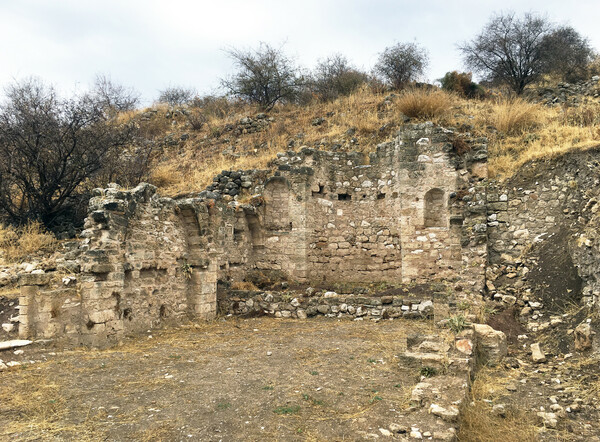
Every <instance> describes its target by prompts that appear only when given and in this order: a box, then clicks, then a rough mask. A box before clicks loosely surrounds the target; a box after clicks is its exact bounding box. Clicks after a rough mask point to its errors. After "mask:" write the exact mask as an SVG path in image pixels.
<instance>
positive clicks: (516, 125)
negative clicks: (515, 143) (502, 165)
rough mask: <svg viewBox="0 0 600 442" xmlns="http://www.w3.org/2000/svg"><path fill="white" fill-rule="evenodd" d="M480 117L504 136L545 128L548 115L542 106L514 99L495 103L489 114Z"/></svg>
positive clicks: (521, 99) (517, 98) (518, 98)
mask: <svg viewBox="0 0 600 442" xmlns="http://www.w3.org/2000/svg"><path fill="white" fill-rule="evenodd" d="M478 117H479V118H483V119H484V122H485V123H486V124H488V125H491V126H493V127H494V128H496V129H497V130H498V131H500V132H502V133H504V134H508V135H518V134H522V133H524V132H528V131H531V130H534V129H535V128H537V127H541V126H543V125H544V122H545V120H546V118H547V117H548V115H547V109H544V108H543V107H542V106H541V105H539V104H534V103H530V102H528V101H526V100H524V99H523V98H520V97H513V98H507V99H500V100H498V101H496V102H494V103H493V105H492V106H490V108H489V113H487V114H483V115H479V116H478Z"/></svg>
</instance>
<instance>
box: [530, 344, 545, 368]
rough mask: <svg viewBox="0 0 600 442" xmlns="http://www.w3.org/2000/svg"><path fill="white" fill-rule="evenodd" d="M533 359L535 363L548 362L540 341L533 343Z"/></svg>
mask: <svg viewBox="0 0 600 442" xmlns="http://www.w3.org/2000/svg"><path fill="white" fill-rule="evenodd" d="M531 359H532V360H533V362H535V363H538V364H539V363H541V362H546V355H545V354H544V352H543V351H542V349H541V347H540V344H539V342H536V343H535V344H531Z"/></svg>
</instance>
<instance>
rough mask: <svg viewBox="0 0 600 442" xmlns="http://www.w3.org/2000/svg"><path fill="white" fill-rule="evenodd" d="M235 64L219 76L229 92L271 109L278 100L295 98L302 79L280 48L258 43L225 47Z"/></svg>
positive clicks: (302, 83) (283, 100) (291, 61)
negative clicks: (249, 46) (251, 47)
mask: <svg viewBox="0 0 600 442" xmlns="http://www.w3.org/2000/svg"><path fill="white" fill-rule="evenodd" d="M227 53H228V55H229V56H230V57H231V59H232V60H233V62H234V64H235V66H236V67H237V72H236V73H235V74H234V75H233V76H231V77H230V78H225V79H222V80H221V84H222V85H223V87H224V88H225V89H226V90H227V91H228V93H229V94H231V95H233V96H235V97H238V98H241V99H243V100H245V101H248V102H251V103H256V104H258V105H259V106H260V107H261V108H262V109H264V110H270V109H272V108H273V106H275V104H276V103H278V102H286V101H287V102H291V101H294V100H295V99H296V98H297V96H298V94H299V92H300V90H301V88H302V87H303V86H304V84H305V80H304V78H303V77H302V75H301V74H300V72H299V69H298V68H297V67H296V66H295V64H294V62H293V60H292V59H291V58H289V57H288V56H286V55H285V54H284V52H283V50H282V49H281V48H279V49H277V48H273V47H272V46H270V45H268V44H266V43H261V44H260V46H259V47H258V48H257V49H255V50H240V49H231V50H229V51H227Z"/></svg>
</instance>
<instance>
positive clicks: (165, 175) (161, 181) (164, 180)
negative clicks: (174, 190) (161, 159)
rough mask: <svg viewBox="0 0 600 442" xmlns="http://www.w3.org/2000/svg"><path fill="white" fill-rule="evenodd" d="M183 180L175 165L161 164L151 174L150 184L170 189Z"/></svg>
mask: <svg viewBox="0 0 600 442" xmlns="http://www.w3.org/2000/svg"><path fill="white" fill-rule="evenodd" d="M180 180H181V173H180V172H179V171H178V170H177V167H176V165H175V164H172V163H168V164H164V163H163V164H159V165H158V166H156V167H155V168H154V169H153V170H152V172H151V174H150V180H149V181H150V184H154V185H155V186H156V187H161V188H165V187H170V186H172V185H174V184H177V183H178V182H179V181H180Z"/></svg>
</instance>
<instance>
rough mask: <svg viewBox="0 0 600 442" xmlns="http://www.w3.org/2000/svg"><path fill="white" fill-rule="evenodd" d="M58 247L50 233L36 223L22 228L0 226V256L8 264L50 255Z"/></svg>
mask: <svg viewBox="0 0 600 442" xmlns="http://www.w3.org/2000/svg"><path fill="white" fill-rule="evenodd" d="M57 247H58V241H57V240H56V238H55V237H54V235H53V234H52V233H49V232H47V231H46V229H45V228H44V227H43V226H42V225H41V224H40V223H37V222H31V223H29V224H26V225H25V226H22V227H13V226H10V225H8V226H4V225H3V226H0V254H1V255H2V257H3V258H4V259H5V260H6V261H8V262H20V261H23V260H25V259H28V258H30V257H32V256H37V255H40V254H46V253H51V252H54V251H55V250H56V248H57Z"/></svg>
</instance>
